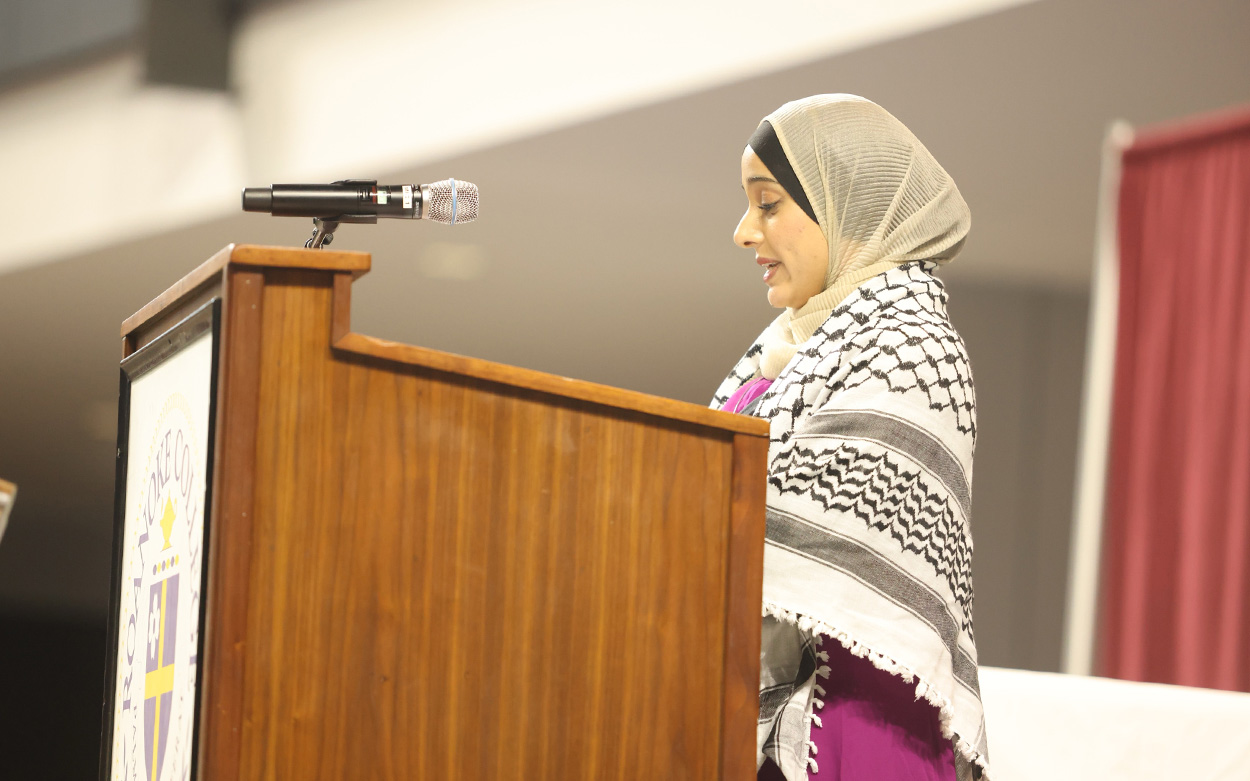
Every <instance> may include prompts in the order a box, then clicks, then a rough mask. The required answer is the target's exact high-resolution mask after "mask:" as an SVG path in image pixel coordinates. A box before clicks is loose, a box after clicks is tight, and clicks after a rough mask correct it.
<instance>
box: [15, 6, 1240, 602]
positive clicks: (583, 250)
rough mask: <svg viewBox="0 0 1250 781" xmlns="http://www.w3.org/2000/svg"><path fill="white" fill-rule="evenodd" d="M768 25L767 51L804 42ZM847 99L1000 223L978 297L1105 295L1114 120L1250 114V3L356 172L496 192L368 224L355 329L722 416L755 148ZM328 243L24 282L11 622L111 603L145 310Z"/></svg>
mask: <svg viewBox="0 0 1250 781" xmlns="http://www.w3.org/2000/svg"><path fill="white" fill-rule="evenodd" d="M764 16H765V18H763V19H761V20H759V21H758V22H752V23H751V25H749V26H748V27H746V28H745V31H744V35H745V36H746V37H747V38H748V39H749V35H759V34H784V31H780V30H770V29H769V28H768V24H767V19H766V14H765V15H764ZM743 45H744V46H746V45H749V40H744V42H743ZM640 56H660V55H659V53H650V54H648V53H641V52H640ZM832 91H844V92H855V93H859V94H863V95H866V96H869V97H871V98H873V99H874V100H877V101H878V102H880V103H881V104H883V105H884V106H886V107H887V108H889V109H890V110H891V111H893V112H894V113H895V114H896V115H897V116H899V117H900V118H901V119H902V120H903V121H904V122H906V123H907V124H908V125H909V126H910V127H911V128H912V129H913V130H914V131H915V132H916V133H917V135H918V136H920V138H921V139H923V140H924V141H925V143H926V144H927V145H928V146H929V148H930V149H931V150H932V151H933V152H934V154H935V155H936V156H937V158H938V159H939V160H940V161H942V163H943V164H944V165H945V166H946V167H947V169H948V170H949V171H950V172H951V173H952V174H953V176H954V177H955V179H956V181H957V182H958V183H959V185H960V187H961V189H962V190H963V192H964V194H965V197H966V198H967V200H968V202H969V203H970V205H971V207H972V211H973V215H974V219H973V230H972V234H971V238H970V241H969V245H968V248H967V250H966V252H965V254H964V256H963V257H961V259H960V260H959V261H957V262H956V263H955V264H954V265H953V266H952V267H950V269H949V273H948V274H947V276H948V279H950V280H951V282H952V286H954V287H957V286H958V285H959V284H970V283H976V284H980V285H986V284H1001V285H1022V286H1042V287H1051V288H1074V289H1079V288H1083V287H1085V286H1087V285H1088V278H1089V268H1090V255H1091V248H1092V246H1093V240H1094V206H1095V203H1096V199H1097V186H1098V182H1097V176H1098V168H1099V148H1100V144H1101V141H1102V136H1103V133H1104V130H1105V128H1106V126H1107V125H1108V123H1109V122H1110V121H1112V120H1114V119H1116V118H1124V119H1127V120H1129V121H1130V122H1133V123H1139V124H1140V123H1152V122H1158V121H1162V120H1166V119H1170V118H1175V117H1181V116H1185V115H1189V114H1193V113H1196V112H1203V111H1209V110H1212V109H1218V108H1222V107H1226V106H1229V105H1233V104H1238V103H1248V102H1250V3H1246V2H1245V1H1244V0H1198V1H1196V2H1189V3H1177V2H1175V1H1174V0H1043V2H1039V3H1035V4H1030V5H1025V6H1021V7H1018V8H1014V9H1011V10H1008V11H1004V12H1001V13H997V14H993V15H990V16H986V17H983V18H978V19H974V20H972V21H967V22H962V23H959V24H956V25H953V26H951V27H947V28H944V29H939V30H934V31H930V32H926V33H923V34H920V35H916V36H914V37H911V38H907V39H903V40H898V41H894V42H891V43H887V44H883V45H878V46H874V47H872V48H869V49H866V50H862V51H858V52H853V53H849V54H843V55H839V56H836V57H832V58H829V59H826V60H822V61H819V62H814V63H811V64H808V65H805V66H802V67H798V68H793V69H790V70H786V71H783V72H778V73H761V74H760V75H759V76H758V77H757V78H754V79H751V80H749V81H746V82H743V83H739V84H733V85H729V86H725V87H721V88H718V89H714V90H710V91H706V92H702V93H699V94H694V95H689V96H685V97H682V98H679V99H674V100H671V101H666V102H663V103H659V104H656V105H652V106H649V107H646V108H642V109H638V110H633V111H629V112H626V113H623V114H619V115H616V116H611V117H608V118H605V119H601V120H598V121H595V122H591V123H587V124H583V125H578V126H575V127H570V128H567V129H564V130H560V131H558V132H553V133H548V134H545V135H542V136H539V137H535V138H529V139H525V140H522V141H517V142H515V143H511V144H508V145H506V146H502V147H497V148H493V149H489V150H485V151H480V152H477V153H473V154H469V155H465V156H463V157H460V158H456V159H453V160H447V161H444V162H443V163H441V164H438V165H431V166H425V167H422V168H421V169H419V170H412V171H391V172H372V171H344V172H342V176H344V177H360V176H371V175H374V174H375V173H376V174H377V175H378V176H379V177H380V178H383V179H386V180H390V181H394V182H400V181H416V182H420V181H431V180H434V179H441V178H444V177H446V176H448V175H454V176H456V177H458V178H463V179H468V180H471V181H475V182H476V183H477V184H478V185H479V186H480V187H481V190H482V199H483V209H482V218H481V219H480V220H479V222H477V223H474V224H470V225H465V226H457V227H454V228H446V227H443V226H437V225H425V224H419V223H418V224H411V223H398V222H392V223H389V224H381V225H378V226H373V227H361V226H347V227H345V228H343V229H342V230H341V231H340V234H339V236H338V241H337V243H336V244H335V247H336V248H343V249H359V250H367V251H370V252H372V253H373V254H374V270H373V272H372V273H371V274H369V275H368V276H366V277H365V278H363V279H361V280H360V281H359V282H358V283H357V284H356V289H355V300H354V307H353V311H354V313H355V323H354V326H355V328H356V330H360V331H363V332H366V333H371V334H374V335H378V336H383V337H387V338H391V339H397V340H402V341H408V342H415V343H420V344H423V345H427V346H432V347H436V348H441V349H447V350H452V351H455V352H461V353H466V354H471V355H475V356H479V357H484V358H489V359H493V360H499V361H504V362H507V363H512V364H517V365H522V366H528V367H533V368H537V369H541V370H545V371H550V372H555V373H559V374H564V375H568V376H573V377H578V378H583V379H590V380H595V381H599V382H606V383H610V384H613V385H620V386H624V387H628V388H633V389H638V390H643V391H648V392H652V393H658V394H662V395H666V396H672V397H677V398H683V399H688V400H703V399H705V398H706V397H707V396H708V395H709V393H710V391H711V389H712V388H713V387H714V386H715V385H716V383H717V382H718V381H719V379H720V377H721V375H722V373H723V372H724V370H725V369H726V368H727V367H728V365H729V364H730V363H731V362H732V361H733V359H734V358H736V357H737V355H738V353H739V352H740V351H741V350H742V348H743V347H744V346H745V345H746V344H747V343H748V342H749V341H750V339H751V337H752V336H754V335H755V333H756V332H757V331H758V330H759V329H760V328H761V327H762V325H763V324H764V323H765V322H766V321H767V319H768V318H769V317H770V310H768V308H767V306H766V305H765V303H764V298H763V286H762V284H761V282H760V280H759V279H758V273H757V272H758V269H757V268H756V266H755V265H754V264H753V263H752V262H751V256H750V255H749V253H746V252H744V251H740V250H737V249H736V248H735V247H733V246H732V244H731V242H730V233H731V231H732V228H733V225H734V224H735V222H736V220H737V218H738V215H739V213H740V210H741V208H742V207H743V205H744V200H743V196H742V195H741V192H740V190H739V188H738V184H737V158H738V156H739V153H740V151H741V149H742V146H743V143H744V141H745V139H746V138H747V136H749V135H750V132H751V131H752V130H753V128H754V126H755V123H756V122H757V121H758V119H759V118H760V117H761V116H763V115H764V114H765V113H767V112H768V111H770V110H771V109H773V108H775V107H776V106H777V105H778V104H780V103H781V102H783V101H785V100H788V99H791V98H795V97H800V96H802V95H806V94H810V93H815V92H832ZM327 110H328V111H333V101H330V105H329V106H328V107H327ZM254 184H257V185H260V184H269V183H268V182H256V183H254ZM309 228H310V226H309V225H307V224H305V222H304V221H302V220H290V219H276V218H268V217H263V216H257V215H243V214H239V215H237V216H235V217H231V218H228V219H225V220H220V221H217V222H212V223H209V224H204V225H200V226H197V227H194V228H191V229H187V230H183V231H179V232H177V233H174V234H169V235H164V236H159V237H155V238H150V239H145V240H143V241H139V242H134V243H130V244H126V245H123V246H118V247H113V248H110V249H107V250H103V251H100V252H95V253H91V254H90V255H86V256H82V257H75V258H71V259H68V260H65V261H62V262H58V263H54V264H51V265H47V266H40V267H35V268H31V269H26V270H22V271H18V272H14V273H10V274H7V275H4V276H0V333H3V334H4V337H3V340H2V342H0V367H2V368H0V372H2V375H0V376H2V377H3V381H2V382H0V477H4V478H7V479H12V480H15V481H16V482H18V483H19V484H21V493H20V495H19V501H18V503H17V505H16V509H15V511H14V514H13V518H12V519H11V523H10V529H9V532H8V536H7V538H6V539H5V540H4V541H3V543H2V544H0V608H3V607H5V606H30V607H37V606H43V607H49V608H60V609H64V610H74V611H80V612H81V611H89V612H98V611H100V610H102V609H103V606H104V604H105V602H106V599H107V597H106V593H107V577H108V555H107V550H108V545H109V539H110V524H111V511H112V510H111V497H112V482H113V457H112V455H113V444H112V443H111V442H110V441H108V439H107V438H106V437H105V436H102V435H101V432H103V433H104V434H107V432H108V431H109V430H110V429H111V423H110V419H111V415H112V414H113V410H114V409H115V407H114V405H115V399H116V392H117V367H116V360H117V358H118V352H119V340H118V337H117V335H118V326H119V324H120V322H121V320H122V319H124V318H125V317H126V316H127V315H129V314H130V313H131V312H133V311H134V310H135V309H137V308H138V307H139V306H141V305H142V304H143V303H144V302H146V301H147V300H148V299H150V298H152V297H153V296H154V295H155V294H157V293H158V292H160V291H161V290H162V289H163V288H164V287H165V286H167V285H168V284H170V283H172V282H173V281H175V280H176V279H178V278H179V277H181V276H182V275H183V274H184V273H186V272H187V271H188V270H190V269H191V268H192V267H194V266H195V265H196V264H197V263H198V262H199V261H200V260H202V259H203V258H205V257H207V256H208V255H209V254H211V253H212V252H213V251H215V250H216V249H218V248H220V247H221V246H222V245H224V244H226V243H228V242H231V241H236V242H249V243H281V244H300V243H302V242H303V240H304V238H305V237H306V235H307V234H308V231H309ZM433 242H443V243H448V242H450V243H457V244H465V245H470V246H469V247H467V248H461V252H462V254H464V253H467V254H469V255H470V256H472V257H476V258H478V261H477V262H478V264H479V265H480V266H481V271H482V273H481V276H480V278H477V279H469V280H462V279H436V278H431V277H430V276H428V275H427V274H425V273H423V271H422V269H423V268H425V267H426V265H425V264H426V263H427V262H428V257H427V255H426V253H427V251H429V244H431V243H433Z"/></svg>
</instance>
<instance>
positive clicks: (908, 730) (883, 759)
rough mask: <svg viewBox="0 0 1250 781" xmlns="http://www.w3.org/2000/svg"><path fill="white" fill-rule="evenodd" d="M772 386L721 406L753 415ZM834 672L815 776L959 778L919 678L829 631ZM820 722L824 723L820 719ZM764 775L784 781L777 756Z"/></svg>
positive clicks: (751, 385) (816, 711) (831, 780)
mask: <svg viewBox="0 0 1250 781" xmlns="http://www.w3.org/2000/svg"><path fill="white" fill-rule="evenodd" d="M770 385H772V381H771V380H766V379H764V378H762V377H761V378H758V379H755V380H752V381H751V382H748V383H747V384H746V385H743V386H742V387H741V388H739V389H738V390H737V391H735V392H734V394H733V395H732V396H730V397H729V399H728V400H727V401H726V402H725V405H724V406H723V407H722V408H721V409H723V410H725V411H726V412H742V413H745V414H754V412H755V409H756V407H757V406H758V405H759V400H760V397H762V396H763V395H764V393H765V392H766V391H767V390H768V388H769V386H770ZM820 650H822V651H825V652H826V653H828V654H829V662H828V665H829V670H830V672H829V677H828V678H820V677H818V678H817V679H816V682H817V684H819V685H820V687H821V688H822V689H824V691H825V693H824V696H820V695H817V699H818V700H821V701H823V705H822V706H821V707H816V708H813V710H812V713H813V715H815V716H816V717H817V718H816V719H813V720H812V729H811V741H812V743H813V744H814V745H815V750H814V751H813V752H812V759H814V760H815V761H816V766H817V768H818V770H808V773H807V777H808V778H809V779H811V781H955V752H954V748H953V747H952V746H951V742H950V741H949V740H947V739H946V738H944V737H942V729H941V726H940V724H939V721H938V711H937V708H935V707H933V706H932V705H930V704H929V703H928V702H926V701H924V700H917V699H916V698H915V691H916V686H915V684H911V683H907V682H905V681H904V680H903V679H902V678H899V677H898V676H895V675H892V674H890V673H888V672H885V671H884V670H878V669H877V668H876V667H874V666H873V664H872V662H870V661H868V660H867V659H863V658H861V657H858V656H855V655H853V654H852V653H851V652H850V651H848V650H846V649H845V648H843V647H842V645H841V644H839V643H838V642H837V641H836V640H834V639H832V638H829V637H825V638H824V641H823V643H822V644H821V648H820ZM817 722H819V724H818V723H817ZM759 778H760V779H761V780H764V779H767V780H768V781H785V779H784V778H783V777H782V775H781V771H780V770H778V769H777V767H776V765H773V764H772V762H765V764H764V767H763V768H762V769H761V770H760V773H759Z"/></svg>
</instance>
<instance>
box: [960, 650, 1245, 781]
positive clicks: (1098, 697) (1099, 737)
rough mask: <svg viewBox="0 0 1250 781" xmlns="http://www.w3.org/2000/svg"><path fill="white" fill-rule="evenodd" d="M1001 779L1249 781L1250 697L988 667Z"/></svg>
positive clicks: (985, 679) (986, 699)
mask: <svg viewBox="0 0 1250 781" xmlns="http://www.w3.org/2000/svg"><path fill="white" fill-rule="evenodd" d="M981 699H982V702H983V703H984V704H985V724H986V730H987V732H988V734H989V743H990V767H991V769H992V770H993V773H994V779H995V781H1034V780H1035V779H1036V781H1042V779H1045V781H1056V780H1057V779H1062V780H1063V781H1078V780H1079V779H1099V780H1100V781H1104V780H1105V781H1113V780H1118V779H1124V780H1125V781H1129V780H1130V779H1131V780H1132V781H1154V779H1158V780H1159V781H1164V779H1166V780H1167V781H1199V780H1200V779H1236V780H1237V781H1250V694H1240V693H1235V692H1224V691H1216V690H1213V689H1191V688H1188V687H1184V686H1165V685H1163V684H1156V683H1130V682H1127V681H1116V680H1111V679H1108V678H1090V677H1085V676H1080V675H1060V674H1058V673H1036V672H1028V671H1024V670H1005V669H1002V668H997V667H982V668H981Z"/></svg>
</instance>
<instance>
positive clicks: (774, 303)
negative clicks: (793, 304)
mask: <svg viewBox="0 0 1250 781" xmlns="http://www.w3.org/2000/svg"><path fill="white" fill-rule="evenodd" d="M791 298H793V296H790V295H787V292H786V291H784V290H781V289H779V288H775V287H770V288H769V289H768V305H769V306H771V307H774V308H776V309H785V308H786V307H788V306H790V299H791Z"/></svg>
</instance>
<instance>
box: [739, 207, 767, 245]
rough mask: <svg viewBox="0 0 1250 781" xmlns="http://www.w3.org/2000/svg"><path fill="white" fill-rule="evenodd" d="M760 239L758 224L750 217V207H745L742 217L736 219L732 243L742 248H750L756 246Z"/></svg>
mask: <svg viewBox="0 0 1250 781" xmlns="http://www.w3.org/2000/svg"><path fill="white" fill-rule="evenodd" d="M762 239H763V236H762V235H761V234H760V229H759V226H758V225H756V224H755V220H754V219H752V215H751V209H747V210H746V211H745V212H744V213H743V215H742V219H740V220H738V227H737V228H735V229H734V244H737V245H738V246H739V247H742V248H743V249H751V248H752V247H755V246H758V245H759V243H760V241H761V240H762Z"/></svg>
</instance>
